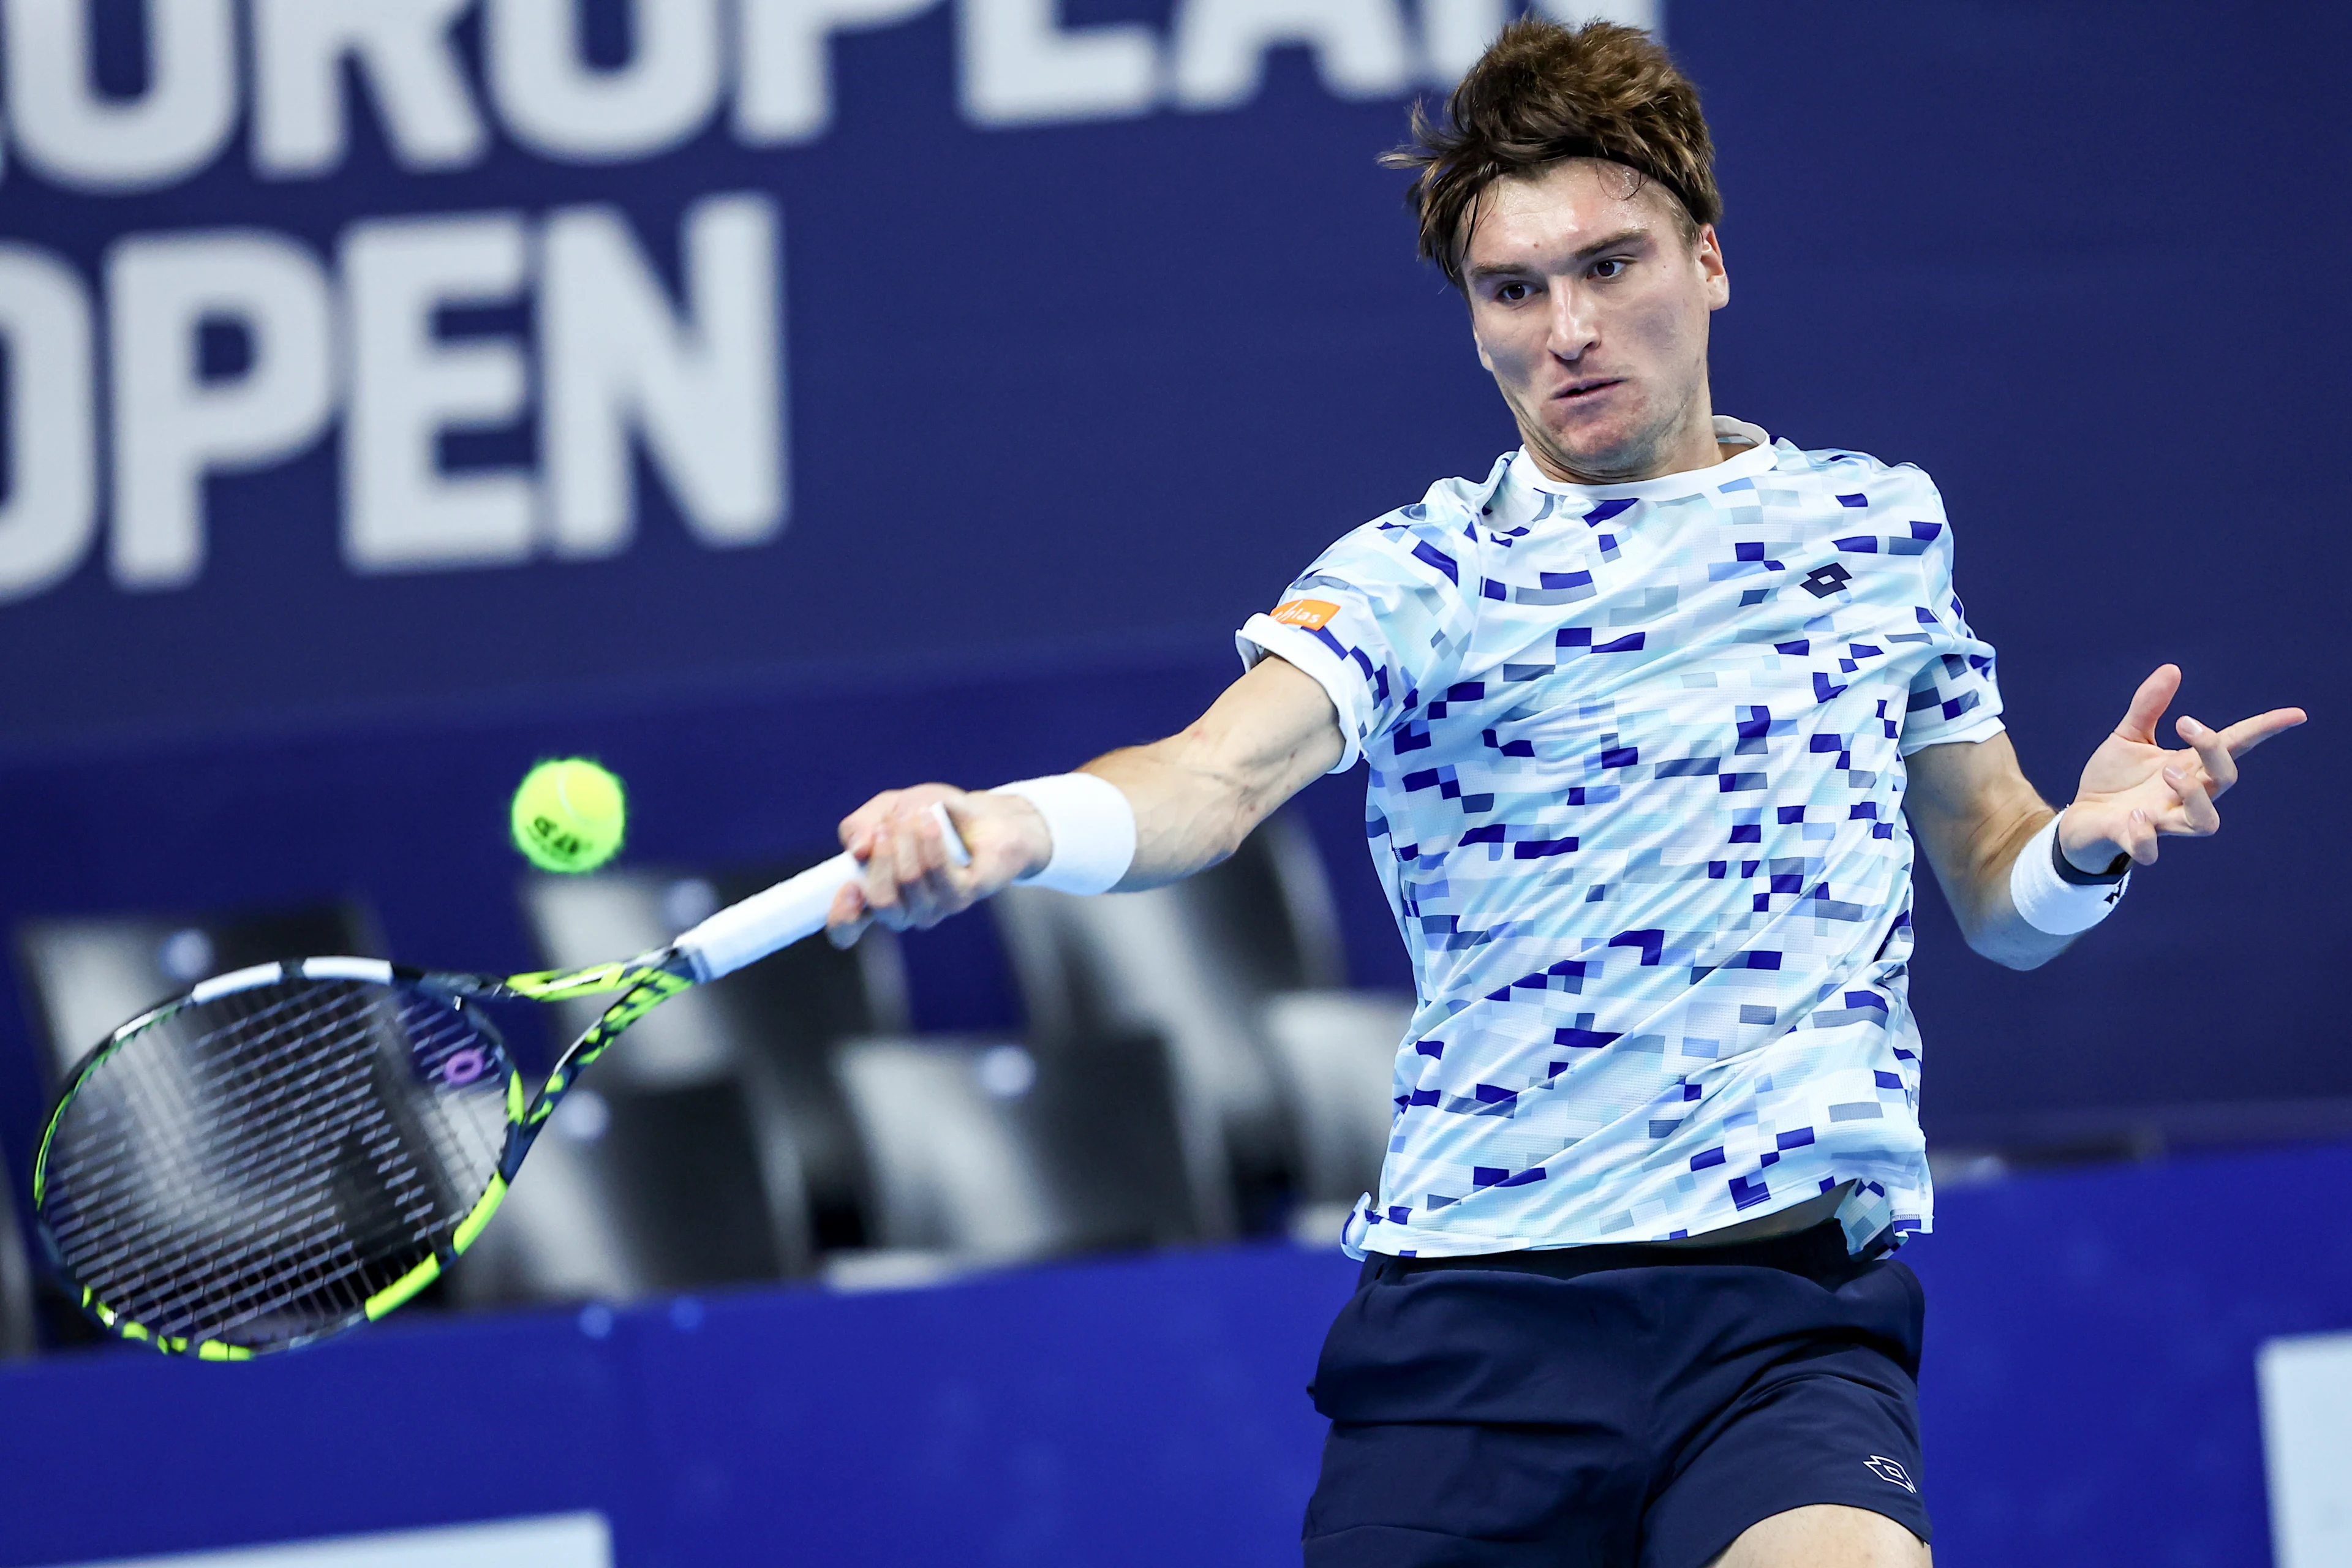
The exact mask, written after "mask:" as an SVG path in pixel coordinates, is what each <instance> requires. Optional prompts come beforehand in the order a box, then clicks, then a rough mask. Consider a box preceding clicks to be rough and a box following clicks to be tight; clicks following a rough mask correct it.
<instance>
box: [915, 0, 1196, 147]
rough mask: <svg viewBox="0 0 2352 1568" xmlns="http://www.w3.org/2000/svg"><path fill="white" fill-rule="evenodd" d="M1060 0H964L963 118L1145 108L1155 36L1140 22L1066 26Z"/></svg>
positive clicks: (1089, 116)
mask: <svg viewBox="0 0 2352 1568" xmlns="http://www.w3.org/2000/svg"><path fill="white" fill-rule="evenodd" d="M1059 10H1060V0H963V4H962V5H961V7H960V8H959V11H958V16H959V17H960V19H961V23H962V36H963V62H964V63H963V110H964V117H965V118H966V119H968V120H970V121H972V123H974V124H976V125H1024V124H1034V123H1040V122H1045V121H1065V120H1105V119H1112V118H1116V117H1118V116H1121V115H1137V114H1148V113H1150V111H1151V110H1153V109H1154V108H1156V107H1158V100H1159V97H1160V36H1159V35H1158V34H1157V33H1155V32H1153V31H1152V29H1150V27H1147V26H1143V25H1142V24H1141V23H1139V22H1126V23H1119V24H1117V25H1114V26H1099V27H1083V28H1079V29H1077V30H1076V31H1073V32H1064V31H1062V30H1061V27H1060V26H1059V17H1058V16H1057V13H1058V12H1059Z"/></svg>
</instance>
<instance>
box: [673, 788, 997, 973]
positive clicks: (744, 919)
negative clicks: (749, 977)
mask: <svg viewBox="0 0 2352 1568" xmlns="http://www.w3.org/2000/svg"><path fill="white" fill-rule="evenodd" d="M931 816H932V819H933V820H934V821H936V822H937V823H938V824H939V827H940V837H942V838H943V839H944V840H945V841H946V847H947V852H948V858H949V859H950V860H951V861H953V862H954V863H955V864H957V865H959V866H969V865H970V864H971V851H970V850H969V849H966V848H965V847H964V842H963V836H962V835H961V834H960V833H958V832H957V831H956V827H955V824H954V823H953V822H951V821H950V820H949V819H948V813H947V807H946V806H944V805H938V804H934V805H932V807H931ZM864 870H865V868H864V867H863V866H861V865H860V864H859V863H858V861H857V859H856V857H855V856H853V855H850V854H849V853H848V852H847V851H844V852H843V853H841V854H839V855H836V856H835V857H834V858H832V859H830V860H827V861H825V862H824V863H823V864H822V865H817V866H812V867H810V868H808V869H807V870H805V871H803V872H802V873H801V874H800V875H798V876H796V877H788V878H786V879H784V880H782V881H781V882H778V883H777V884H776V885H775V886H774V887H772V888H769V889H765V890H764V891H761V892H757V893H754V894H752V895H751V897H750V898H748V899H745V900H742V901H741V902H740V903H734V904H730V905H728V906H727V907H726V908H725V909H723V910H719V912H718V913H717V914H715V915H713V916H711V917H710V918H709V920H707V921H703V922H702V923H701V924H700V925H698V926H696V927H695V928H694V929H693V930H692V931H688V932H686V933H685V934H684V935H682V936H680V937H679V938H678V939H677V942H674V943H672V944H671V945H673V946H675V947H676V948H677V950H678V952H682V953H684V954H686V956H687V958H688V962H690V963H692V964H693V965H694V977H695V978H696V979H697V980H698V981H709V980H716V979H718V978H719V976H720V975H722V974H732V973H735V971H737V970H739V969H740V968H742V967H743V966H744V965H745V964H747V963H758V962H759V961H760V960H761V959H763V958H765V957H767V956H768V954H770V953H772V952H775V951H776V950H777V949H778V948H781V947H789V946H791V945H792V944H793V942H798V941H800V940H801V938H803V937H804V936H813V935H814V934H815V933H816V932H818V931H823V930H824V917H825V915H826V914H827V913H828V912H830V911H831V910H832V909H833V900H834V898H835V895H836V894H838V893H839V892H840V891H841V889H844V888H845V887H847V886H849V884H851V883H852V882H855V881H856V880H857V879H859V877H860V875H861V874H862V873H863V872H864Z"/></svg>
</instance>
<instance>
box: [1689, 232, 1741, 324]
mask: <svg viewBox="0 0 2352 1568" xmlns="http://www.w3.org/2000/svg"><path fill="white" fill-rule="evenodd" d="M1691 248H1692V250H1693V251H1694V252H1695V253H1696V256H1697V258H1698V265H1699V271H1700V272H1701V273H1702V274H1703V275H1704V276H1705V277H1706V308H1707V309H1708V310H1722V309H1723V308H1724V307H1725V306H1726V305H1728V304H1730V303H1731V271H1730V269H1729V268H1727V267H1726V266H1725V265H1724V260H1723V241H1722V239H1721V238H1720V237H1718V236H1717V234H1716V232H1715V225H1713V224H1707V225H1706V226H1704V227H1702V228H1701V229H1700V230H1699V231H1698V237H1697V238H1696V239H1695V240H1693V241H1692V242H1691Z"/></svg>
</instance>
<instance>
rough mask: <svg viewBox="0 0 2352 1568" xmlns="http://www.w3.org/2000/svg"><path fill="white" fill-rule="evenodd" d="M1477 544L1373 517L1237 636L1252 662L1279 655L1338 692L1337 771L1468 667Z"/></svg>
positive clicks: (1246, 664) (1245, 660)
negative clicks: (1472, 559) (1466, 589)
mask: <svg viewBox="0 0 2352 1568" xmlns="http://www.w3.org/2000/svg"><path fill="white" fill-rule="evenodd" d="M1412 510H1421V509H1419V508H1415V509H1412ZM1399 515H1400V516H1401V517H1402V516H1404V515H1406V514H1399ZM1473 548H1475V546H1474V545H1473V543H1472V542H1471V540H1470V539H1468V538H1466V537H1464V536H1462V535H1449V534H1447V533H1446V532H1445V531H1443V530H1440V529H1436V528H1433V527H1429V526H1426V525H1425V524H1424V525H1418V526H1416V525H1415V524H1413V523H1410V522H1404V521H1393V520H1389V521H1381V522H1377V523H1372V524H1370V525H1368V526H1366V527H1364V528H1360V529H1358V530H1357V531H1355V532H1353V533H1351V534H1349V535H1348V537H1347V538H1345V539H1342V540H1341V541H1339V543H1337V544H1335V545H1333V546H1332V547H1331V548H1330V549H1329V550H1327V551H1325V552H1323V554H1322V555H1321V556H1320V557H1319V558H1318V560H1317V561H1316V562H1315V563H1314V564H1313V565H1312V566H1309V567H1308V568H1307V571H1306V573H1305V574H1303V575H1301V576H1300V577H1299V578H1298V580H1297V582H1295V583H1293V584H1291V585H1290V587H1289V590H1288V591H1287V592H1286V593H1285V594H1284V595H1283V596H1282V602H1281V603H1280V604H1278V605H1276V606H1275V607H1274V609H1273V610H1272V611H1271V612H1269V613H1267V614H1265V615H1258V616H1251V617H1250V618H1249V622H1248V624H1247V625H1245V626H1243V627H1242V629H1241V630H1240V631H1239V632H1237V633H1235V634H1234V645H1235V647H1238V648H1239V650H1240V652H1241V656H1242V665H1243V668H1253V667H1255V665H1256V664H1257V663H1258V662H1259V661H1260V660H1261V659H1263V658H1265V657H1266V656H1267V655H1268V654H1272V655H1275V656H1276V657H1277V658H1281V659H1283V660H1284V661H1285V662H1286V663H1288V664H1292V665H1296V666H1297V668H1299V669H1301V670H1303V671H1305V672H1306V673H1307V675H1308V676H1310V677H1312V678H1313V679H1315V681H1316V683H1317V684H1318V685H1319V686H1321V687H1322V688H1323V689H1324V690H1325V691H1326V692H1327V693H1328V694H1329V696H1330V699H1331V706H1332V707H1333V708H1334V709H1336V710H1338V712H1339V731H1340V734H1341V735H1342V737H1343V738H1344V739H1345V740H1346V742H1347V749H1346V751H1345V752H1344V753H1343V754H1342V755H1341V757H1340V758H1339V763H1338V765H1337V766H1335V767H1333V768H1332V770H1331V771H1332V772H1333V773H1345V772H1347V771H1348V770H1349V768H1352V767H1354V766H1355V765H1356V760H1357V759H1358V758H1359V757H1360V756H1362V755H1363V754H1364V752H1365V749H1366V748H1367V747H1368V746H1370V743H1371V742H1373V740H1374V739H1376V738H1377V737H1379V736H1380V735H1381V734H1383V733H1385V732H1386V731H1389V730H1390V729H1391V728H1392V727H1394V726H1395V725H1396V724H1397V723H1399V722H1400V721H1402V720H1404V719H1405V718H1406V717H1407V716H1408V715H1409V714H1410V713H1411V712H1412V710H1414V709H1415V708H1417V707H1419V706H1420V705H1421V702H1422V700H1423V699H1422V694H1423V692H1427V691H1434V690H1437V689H1441V687H1442V686H1443V685H1444V683H1445V682H1446V680H1447V679H1448V672H1449V671H1450V670H1453V669H1455V668H1459V667H1460V664H1461V659H1462V654H1463V651H1464V649H1465V647H1467V645H1468V642H1469V637H1470V629H1471V625H1472V622H1473V620H1474V609H1473V605H1472V602H1471V600H1470V599H1469V598H1468V597H1467V596H1466V595H1464V593H1463V592H1462V578H1463V575H1464V573H1465V571H1468V572H1471V573H1473V574H1475V565H1473V564H1470V563H1467V562H1465V552H1467V551H1469V550H1470V549H1473Z"/></svg>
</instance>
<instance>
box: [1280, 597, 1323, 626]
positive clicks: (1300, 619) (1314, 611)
mask: <svg viewBox="0 0 2352 1568" xmlns="http://www.w3.org/2000/svg"><path fill="white" fill-rule="evenodd" d="M1338 614H1339V605H1335V604H1333V603H1332V602H1331V601H1330V600H1328V599H1289V600H1286V601H1285V602H1283V603H1282V604H1279V605H1276V606H1275V607H1274V616H1273V618H1274V619H1275V620H1276V621H1278V622H1280V623H1281V624H1282V625H1284V626H1305V627H1306V628H1307V630H1308V631H1310V632H1319V631H1321V630H1322V629H1323V628H1324V627H1325V626H1329V625H1330V624H1331V617H1332V616H1336V615H1338Z"/></svg>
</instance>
